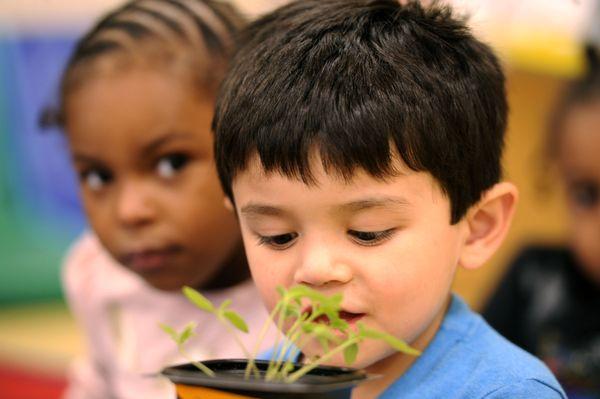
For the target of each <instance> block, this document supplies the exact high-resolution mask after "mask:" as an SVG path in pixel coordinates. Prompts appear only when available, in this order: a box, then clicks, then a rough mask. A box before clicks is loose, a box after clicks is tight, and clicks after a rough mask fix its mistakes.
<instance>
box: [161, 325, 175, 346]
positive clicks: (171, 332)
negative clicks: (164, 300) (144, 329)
mask: <svg viewBox="0 0 600 399" xmlns="http://www.w3.org/2000/svg"><path fill="white" fill-rule="evenodd" d="M158 325H159V327H160V328H161V329H162V330H163V331H164V332H166V333H167V334H169V336H170V337H171V339H172V340H173V341H175V342H179V333H178V332H177V331H175V329H174V328H173V327H171V326H168V325H166V324H163V323H159V324H158Z"/></svg>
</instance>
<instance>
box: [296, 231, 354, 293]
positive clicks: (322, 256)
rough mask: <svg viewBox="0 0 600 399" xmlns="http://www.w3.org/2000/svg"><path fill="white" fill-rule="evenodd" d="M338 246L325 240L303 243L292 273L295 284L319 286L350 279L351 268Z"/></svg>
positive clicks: (343, 282) (345, 281)
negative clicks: (295, 267) (297, 262)
mask: <svg viewBox="0 0 600 399" xmlns="http://www.w3.org/2000/svg"><path fill="white" fill-rule="evenodd" d="M341 252H343V251H342V250H341V249H340V248H339V247H337V246H335V245H333V244H328V243H327V242H324V241H321V242H318V243H316V242H314V243H312V244H311V243H305V245H304V247H303V248H302V250H301V254H300V256H301V259H300V261H299V264H298V268H297V269H296V271H295V273H294V280H295V282H296V283H297V284H305V285H309V286H313V287H320V286H324V285H327V284H345V283H348V282H349V281H350V280H352V268H351V267H350V265H349V264H348V262H346V261H345V257H344V256H343V254H342V253H341Z"/></svg>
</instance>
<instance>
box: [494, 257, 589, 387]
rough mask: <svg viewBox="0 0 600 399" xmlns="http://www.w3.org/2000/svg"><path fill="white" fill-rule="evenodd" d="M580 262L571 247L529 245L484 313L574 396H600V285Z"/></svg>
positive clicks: (499, 329) (501, 331)
mask: <svg viewBox="0 0 600 399" xmlns="http://www.w3.org/2000/svg"><path fill="white" fill-rule="evenodd" d="M576 262H577V261H576V259H575V258H574V257H573V255H572V254H571V252H570V251H568V250H567V249H565V248H549V247H531V248H527V249H526V250H525V251H523V252H522V253H521V254H520V255H519V256H518V257H517V259H516V261H515V262H514V264H513V265H512V266H511V267H510V269H509V271H508V274H507V275H506V276H505V278H504V280H503V281H502V282H501V284H500V287H499V289H498V291H497V292H496V293H495V294H494V296H493V297H492V299H491V301H490V302H489V304H488V306H487V308H486V309H485V310H484V312H483V316H484V318H485V319H486V320H487V321H488V322H489V323H490V324H491V325H492V327H494V328H495V329H496V330H497V331H498V332H500V333H501V334H502V335H504V336H505V337H506V338H508V339H509V340H510V341H512V342H513V343H515V344H516V345H518V346H520V347H522V348H523V349H525V350H527V351H528V352H530V353H532V354H534V355H536V356H538V357H539V358H540V359H542V360H543V361H544V362H545V363H546V364H547V365H548V366H549V367H550V369H551V370H552V371H553V372H554V373H555V375H556V376H557V378H558V380H559V381H560V382H561V384H562V385H563V387H564V388H565V391H567V394H568V395H569V397H570V398H600V287H598V286H596V285H594V284H593V283H592V282H590V281H589V280H587V279H586V278H585V276H584V275H583V274H582V273H581V272H580V269H579V267H578V266H577V263H576Z"/></svg>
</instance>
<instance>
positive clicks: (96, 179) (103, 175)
mask: <svg viewBox="0 0 600 399" xmlns="http://www.w3.org/2000/svg"><path fill="white" fill-rule="evenodd" d="M79 179H80V181H81V184H82V185H85V186H86V187H87V188H89V189H90V190H92V191H100V190H101V189H102V188H103V187H104V186H105V185H106V184H108V183H110V181H111V180H112V175H111V174H110V172H107V171H105V170H101V169H91V170H87V171H85V172H82V173H81V175H80V178H79Z"/></svg>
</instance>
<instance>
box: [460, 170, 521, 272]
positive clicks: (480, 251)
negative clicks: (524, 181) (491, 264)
mask: <svg viewBox="0 0 600 399" xmlns="http://www.w3.org/2000/svg"><path fill="white" fill-rule="evenodd" d="M518 197H519V193H518V190H517V188H516V187H515V185H514V184H512V183H508V182H501V183H498V184H496V185H494V186H493V187H492V188H490V189H489V190H487V191H486V192H485V193H484V194H483V196H482V198H481V200H480V201H479V202H478V203H477V204H475V205H473V206H472V207H471V209H469V211H468V212H467V215H466V216H465V218H466V228H467V234H466V240H465V242H464V246H463V248H462V252H461V256H460V259H459V265H460V266H462V267H464V268H467V269H476V268H478V267H480V266H481V265H483V264H484V263H485V262H486V261H487V260H488V259H489V258H490V257H491V256H492V255H493V254H494V252H496V250H497V249H498V247H499V246H500V244H502V241H504V238H505V237H506V234H507V232H508V229H509V227H510V225H511V222H512V219H513V215H514V213H515V209H516V205H517V200H518Z"/></svg>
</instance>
